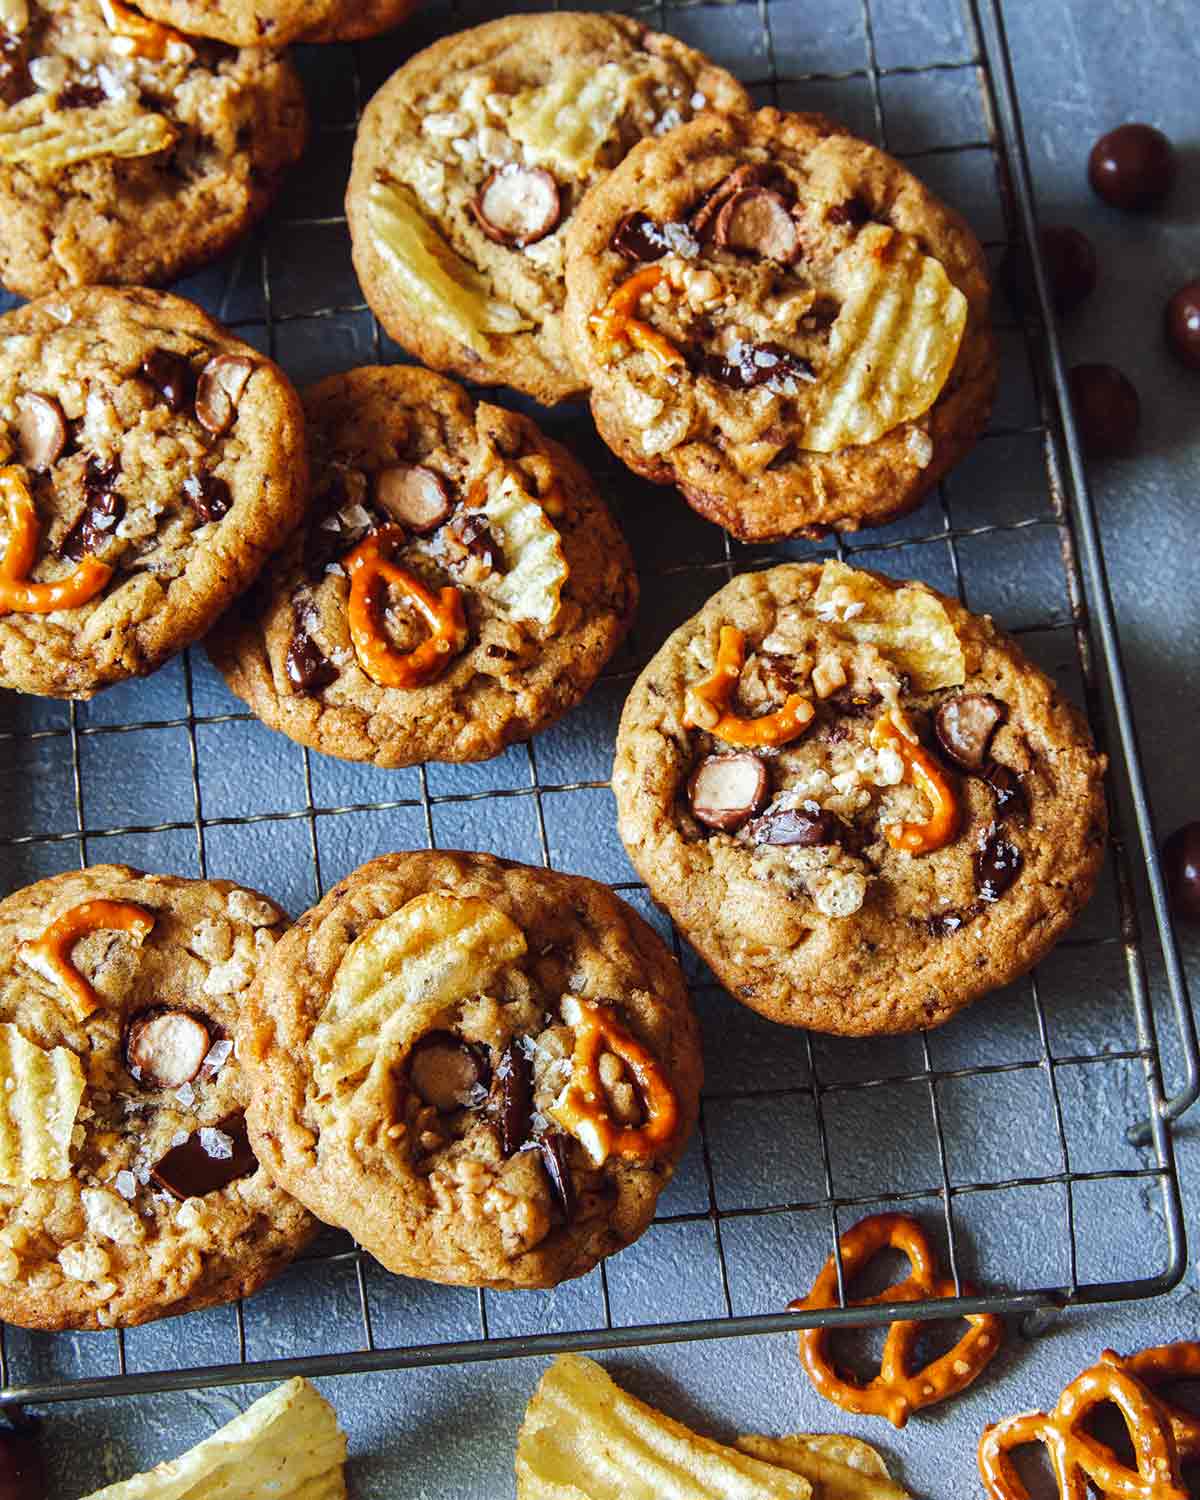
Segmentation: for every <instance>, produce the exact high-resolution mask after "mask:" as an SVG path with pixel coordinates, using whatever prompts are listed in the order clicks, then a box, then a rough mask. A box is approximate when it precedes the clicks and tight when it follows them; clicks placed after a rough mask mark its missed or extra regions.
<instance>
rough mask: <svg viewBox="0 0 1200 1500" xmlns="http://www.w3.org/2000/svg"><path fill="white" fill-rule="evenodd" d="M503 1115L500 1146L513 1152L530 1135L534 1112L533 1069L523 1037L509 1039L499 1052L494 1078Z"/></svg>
mask: <svg viewBox="0 0 1200 1500" xmlns="http://www.w3.org/2000/svg"><path fill="white" fill-rule="evenodd" d="M492 1089H493V1093H497V1094H498V1096H499V1098H498V1112H499V1116H500V1149H501V1150H502V1151H503V1153H504V1155H505V1157H509V1156H513V1155H515V1153H516V1152H518V1151H519V1150H520V1149H521V1147H522V1146H523V1145H524V1144H525V1142H526V1141H527V1140H528V1139H529V1125H530V1120H531V1118H532V1114H533V1069H532V1068H531V1067H530V1065H529V1058H528V1057H527V1056H526V1053H525V1048H524V1047H523V1046H522V1045H521V1042H520V1041H512V1042H509V1044H508V1046H507V1047H505V1049H504V1051H503V1052H502V1053H501V1054H500V1061H499V1062H498V1063H497V1064H496V1072H495V1075H494V1077H493V1080H492Z"/></svg>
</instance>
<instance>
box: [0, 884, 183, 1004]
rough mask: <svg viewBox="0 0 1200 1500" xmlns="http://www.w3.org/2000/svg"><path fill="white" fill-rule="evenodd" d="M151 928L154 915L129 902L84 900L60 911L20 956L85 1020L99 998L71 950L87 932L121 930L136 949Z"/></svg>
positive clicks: (142, 907)
mask: <svg viewBox="0 0 1200 1500" xmlns="http://www.w3.org/2000/svg"><path fill="white" fill-rule="evenodd" d="M153 927H154V917H153V915H152V914H151V913H150V912H148V911H147V910H146V909H145V907H144V906H136V905H135V904H134V903H133V902H132V901H105V900H97V901H84V902H82V903H81V904H80V905H79V906H73V907H71V909H70V910H69V911H65V912H63V914H62V916H61V917H58V918H57V919H56V920H55V921H54V922H51V924H50V926H49V927H47V928H46V930H45V932H43V933H42V935H41V937H40V938H38V940H37V941H36V942H34V943H26V944H25V946H24V947H23V948H22V949H21V958H22V959H23V960H24V962H25V963H27V964H28V965H29V967H30V968H31V969H36V970H37V971H38V973H39V974H41V975H43V976H44V977H45V978H46V979H48V980H49V981H50V982H51V984H54V985H57V987H58V988H59V989H60V990H62V991H63V992H64V993H65V995H66V997H67V999H68V1000H69V1001H70V1004H71V1008H72V1010H73V1011H74V1012H75V1017H76V1019H77V1020H80V1021H86V1020H87V1018H88V1016H90V1015H91V1014H92V1013H93V1012H94V1011H96V1010H98V1009H99V1008H100V997H99V995H97V993H96V991H95V990H94V989H93V987H92V986H91V984H90V983H89V982H88V981H87V980H86V979H85V978H84V977H83V975H82V974H81V973H80V972H79V970H78V969H77V968H76V967H75V965H74V964H73V963H72V962H71V949H72V948H73V947H74V946H75V944H76V943H77V942H78V941H79V939H80V938H83V937H86V936H87V935H88V933H89V932H100V931H107V930H109V929H111V930H112V931H114V932H124V933H128V935H129V936H130V937H131V938H132V939H133V942H134V946H135V947H138V948H140V947H141V946H142V944H143V943H144V942H145V941H146V939H147V938H148V937H149V935H150V933H151V931H152V929H153Z"/></svg>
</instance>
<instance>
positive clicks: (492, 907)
mask: <svg viewBox="0 0 1200 1500" xmlns="http://www.w3.org/2000/svg"><path fill="white" fill-rule="evenodd" d="M237 1047H238V1057H239V1058H240V1059H241V1062H242V1065H243V1066H244V1067H245V1068H246V1069H247V1071H248V1073H249V1075H250V1081H251V1088H252V1092H253V1095H254V1099H253V1103H252V1105H251V1108H250V1111H249V1114H248V1119H249V1122H250V1135H251V1141H252V1142H253V1145H254V1150H255V1152H256V1153H257V1155H258V1156H259V1158H260V1160H262V1161H263V1162H264V1164H266V1165H267V1166H268V1167H269V1169H270V1171H271V1172H272V1174H273V1175H274V1176H275V1178H276V1180H277V1181H278V1182H280V1183H281V1184H282V1185H283V1186H285V1187H287V1188H288V1190H289V1191H290V1192H293V1193H295V1195H296V1196H297V1197H298V1198H299V1199H300V1201H301V1202H302V1203H305V1204H307V1205H308V1207H310V1208H311V1209H313V1211H314V1212H315V1213H317V1214H318V1215H319V1216H320V1217H321V1218H322V1219H324V1220H325V1221H326V1222H327V1223H330V1224H337V1225H341V1226H342V1227H344V1228H346V1229H348V1230H349V1231H350V1233H351V1234H353V1235H354V1237H355V1239H356V1240H357V1241H358V1242H359V1244H361V1245H363V1246H364V1247H365V1248H366V1249H367V1250H369V1251H370V1252H371V1254H372V1255H374V1256H375V1257H376V1258H377V1259H379V1260H380V1261H382V1262H383V1264H384V1265H385V1266H386V1267H387V1268H388V1269H389V1270H391V1271H397V1272H402V1273H403V1274H405V1275H408V1276H420V1277H424V1278H426V1279H427V1280H430V1281H440V1282H445V1283H450V1284H455V1285H466V1286H487V1287H496V1288H500V1289H505V1288H514V1287H548V1286H554V1285H555V1284H557V1283H558V1282H560V1281H563V1280H565V1279H566V1278H568V1277H571V1276H582V1275H583V1274H584V1273H585V1272H586V1271H589V1270H590V1269H591V1268H592V1267H593V1266H594V1265H595V1264H596V1263H597V1261H599V1260H600V1259H601V1258H602V1257H603V1256H605V1255H609V1254H611V1253H612V1252H613V1251H615V1250H619V1249H620V1248H621V1247H622V1246H624V1245H627V1244H630V1243H631V1242H632V1241H633V1240H635V1239H637V1237H638V1236H639V1235H640V1234H641V1233H642V1231H643V1230H644V1229H645V1228H646V1226H647V1224H649V1222H650V1219H651V1217H652V1215H653V1213H654V1205H655V1202H656V1200H657V1198H658V1195H659V1193H660V1192H661V1191H662V1189H663V1188H664V1187H665V1186H666V1184H667V1182H668V1181H669V1180H670V1178H671V1174H672V1172H673V1170H674V1167H675V1164H676V1162H677V1161H678V1160H679V1156H680V1153H681V1151H682V1149H683V1145H684V1142H685V1141H686V1139H687V1136H688V1134H689V1132H690V1130H691V1129H692V1126H693V1125H694V1124H695V1121H696V1115H697V1110H698V1098H699V1090H700V1081H701V1061H700V1044H699V1034H698V1027H697V1023H696V1020H695V1017H694V1016H693V1014H692V1011H691V1008H690V1005H689V1002H688V996H687V990H686V989H685V987H684V983H683V978H682V975H681V974H680V972H679V966H678V965H677V964H676V962H675V960H674V959H673V958H672V957H671V955H670V953H669V952H668V951H667V948H666V947H665V946H664V944H663V943H662V941H661V939H660V938H659V937H658V936H657V935H656V934H655V933H654V932H653V931H652V930H651V929H650V928H649V927H648V926H647V925H646V923H645V922H643V921H642V920H641V918H640V917H638V916H637V915H636V914H635V913H634V912H633V911H632V910H631V909H630V908H629V907H628V906H626V905H625V904H624V902H622V901H620V900H618V899H617V897H616V896H614V895H613V893H612V892H611V891H610V890H608V888H607V887H606V886H601V885H597V884H596V883H595V882H594V881H591V880H584V879H583V878H581V877H580V876H575V875H560V874H557V873H555V872H552V871H550V870H540V869H539V870H535V869H529V868H528V867H526V866H524V865H518V864H511V863H509V862H507V861H505V860H499V859H495V858H493V857H492V856H491V855H488V854H458V853H440V852H438V853H415V854H393V855H387V856H385V857H384V858H382V859H376V860H373V861H372V862H371V863H370V864H367V865H363V866H362V868H361V869H359V870H356V871H355V872H354V873H353V874H351V875H348V876H347V877H346V879H345V880H343V881H341V882H340V883H339V884H338V885H337V886H335V887H334V889H333V890H331V891H330V892H329V894H328V895H327V896H326V897H325V899H324V900H323V901H321V902H320V904H319V905H317V906H316V907H314V908H313V909H312V911H310V912H307V913H306V914H305V915H304V916H303V917H301V918H300V920H299V922H298V923H297V925H296V926H295V927H294V928H293V929H292V931H291V933H290V934H289V935H288V936H287V937H286V938H284V939H283V941H282V942H281V943H280V944H279V945H278V947H277V948H276V950H275V952H274V953H273V954H272V956H271V960H270V962H269V963H268V965H267V966H266V968H264V970H263V972H262V974H261V976H260V980H259V982H258V983H257V984H256V985H255V987H254V991H253V993H252V996H251V999H250V1003H249V1005H248V1007H247V1009H246V1012H245V1014H244V1017H243V1021H242V1025H241V1027H240V1029H239V1031H238V1042H237Z"/></svg>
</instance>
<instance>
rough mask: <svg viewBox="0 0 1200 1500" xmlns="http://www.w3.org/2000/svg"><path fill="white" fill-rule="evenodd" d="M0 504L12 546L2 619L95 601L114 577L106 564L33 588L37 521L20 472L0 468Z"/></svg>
mask: <svg viewBox="0 0 1200 1500" xmlns="http://www.w3.org/2000/svg"><path fill="white" fill-rule="evenodd" d="M0 505H2V506H3V510H4V515H5V519H6V520H7V522H8V542H7V545H6V546H5V549H4V555H3V557H0V614H18V615H48V614H50V613H51V612H52V611H54V610H56V609H75V608H77V607H78V606H79V605H81V604H86V603H87V602H88V600H89V599H94V598H95V597H96V595H97V594H98V593H99V592H100V591H101V589H103V587H104V586H105V584H106V583H107V582H108V580H109V579H110V578H111V577H112V571H113V570H112V569H111V568H110V567H109V566H108V564H107V563H102V562H100V561H99V560H98V559H97V558H94V557H85V558H83V560H82V561H81V562H80V563H78V565H77V566H76V567H75V568H74V569H73V570H72V571H71V572H70V573H68V574H67V576H66V577H65V578H57V579H55V580H54V581H53V582H52V583H33V582H31V581H30V578H29V570H30V569H31V568H32V567H33V565H34V563H35V562H36V561H37V549H38V519H37V511H36V510H35V509H34V506H33V498H32V496H31V495H30V493H29V486H28V485H27V484H26V482H25V476H24V474H23V473H22V472H21V470H20V469H18V468H16V467H15V466H12V465H9V466H8V467H6V468H3V469H0Z"/></svg>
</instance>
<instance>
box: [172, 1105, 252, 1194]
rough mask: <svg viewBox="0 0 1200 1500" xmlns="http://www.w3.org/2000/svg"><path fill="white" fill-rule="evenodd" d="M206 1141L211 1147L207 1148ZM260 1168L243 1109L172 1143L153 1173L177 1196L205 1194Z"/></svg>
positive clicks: (217, 1190) (226, 1185) (247, 1175)
mask: <svg viewBox="0 0 1200 1500" xmlns="http://www.w3.org/2000/svg"><path fill="white" fill-rule="evenodd" d="M206 1143H207V1146H208V1147H209V1148H210V1149H206V1148H205V1146H206ZM213 1152H216V1153H218V1154H216V1155H214V1154H212V1153H213ZM226 1152H227V1153H228V1154H227V1155H226V1154H223V1153H226ZM257 1171H258V1158H257V1157H256V1156H255V1154H254V1152H253V1151H252V1150H251V1149H250V1138H249V1136H248V1135H247V1133H246V1117H245V1115H244V1114H242V1113H241V1111H240V1110H239V1111H237V1112H236V1113H235V1114H231V1115H226V1116H225V1118H224V1119H223V1120H221V1121H219V1123H218V1124H217V1125H216V1127H215V1130H209V1129H201V1130H193V1131H192V1133H191V1135H189V1136H188V1138H187V1140H186V1141H181V1142H180V1144H179V1145H178V1146H172V1147H171V1149H170V1150H169V1151H168V1152H167V1154H166V1155H165V1156H163V1157H161V1158H160V1159H159V1160H158V1161H157V1162H155V1164H154V1166H152V1167H151V1168H150V1176H151V1178H152V1179H153V1180H154V1181H155V1182H156V1183H157V1184H158V1185H159V1187H161V1188H165V1189H166V1191H167V1192H168V1193H170V1194H171V1196H172V1197H174V1198H203V1197H205V1196H206V1195H207V1194H208V1193H216V1192H219V1191H220V1190H221V1188H224V1187H228V1186H229V1184H230V1183H231V1182H236V1181H237V1180H238V1178H239V1177H249V1176H250V1175H251V1173H253V1172H257Z"/></svg>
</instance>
